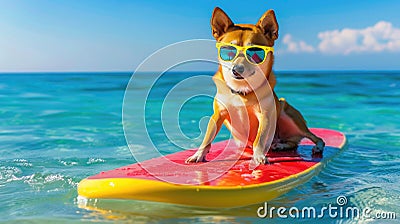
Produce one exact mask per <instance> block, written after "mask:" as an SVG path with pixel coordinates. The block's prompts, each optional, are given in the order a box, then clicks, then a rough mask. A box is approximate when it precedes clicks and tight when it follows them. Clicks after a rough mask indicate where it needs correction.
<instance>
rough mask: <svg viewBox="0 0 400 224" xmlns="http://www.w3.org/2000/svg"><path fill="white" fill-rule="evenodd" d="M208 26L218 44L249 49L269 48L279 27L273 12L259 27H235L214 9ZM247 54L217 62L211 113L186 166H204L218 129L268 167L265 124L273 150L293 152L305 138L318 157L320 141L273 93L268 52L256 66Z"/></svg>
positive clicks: (270, 60) (268, 14) (274, 82)
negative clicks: (194, 151) (224, 127)
mask: <svg viewBox="0 0 400 224" xmlns="http://www.w3.org/2000/svg"><path fill="white" fill-rule="evenodd" d="M211 27H212V34H213V36H214V37H215V39H216V41H217V42H218V43H226V44H228V45H229V44H230V45H233V46H239V47H242V48H243V47H246V46H253V45H254V46H266V47H271V48H272V47H273V46H274V42H275V40H276V39H277V38H278V23H277V20H276V17H275V13H274V11H273V10H268V11H267V12H265V13H264V15H263V16H262V17H261V18H260V20H259V21H258V22H257V24H255V25H252V24H234V23H233V22H232V20H231V19H230V18H229V17H228V16H227V14H226V13H225V12H224V11H222V10H221V9H220V8H218V7H216V8H215V9H214V11H213V15H212V18H211ZM266 52H267V51H266ZM245 54H246V53H245V52H240V53H237V54H236V56H235V57H233V58H232V60H231V61H226V60H225V61H224V60H222V59H221V57H219V63H220V65H219V69H218V71H217V72H216V73H215V75H214V76H213V80H214V82H215V84H216V87H217V94H216V96H215V98H214V113H213V115H212V116H211V118H210V121H209V123H208V126H207V131H206V134H205V137H204V140H203V142H202V144H201V146H200V147H199V149H198V150H197V152H196V153H195V154H194V155H192V156H191V157H189V158H188V159H187V160H186V163H191V162H203V161H206V160H205V156H206V154H207V153H208V151H209V149H210V147H211V143H212V141H213V140H214V138H215V136H216V135H217V133H218V131H219V130H220V128H221V126H222V124H225V125H226V126H227V128H228V129H229V130H230V131H231V133H232V135H233V137H234V138H235V139H236V140H238V141H239V142H242V144H245V145H247V146H248V147H251V148H252V149H253V161H254V162H255V163H256V164H257V165H258V164H260V163H266V162H268V160H267V158H266V153H267V152H268V150H269V145H268V148H267V139H268V135H269V136H271V133H268V130H267V129H268V126H269V125H275V127H274V130H275V134H274V133H272V134H273V135H274V136H275V137H274V140H273V143H272V145H271V148H272V149H273V150H286V149H293V148H296V147H297V145H298V144H299V142H300V140H301V139H302V138H304V137H306V138H309V139H311V140H312V141H313V142H314V143H315V147H314V148H313V152H322V150H323V148H324V146H325V143H324V141H323V140H322V139H321V138H319V137H317V136H315V135H314V134H313V133H311V132H310V130H309V129H308V128H307V125H306V122H305V120H304V118H303V116H302V115H301V114H300V112H299V111H298V110H296V109H295V108H293V107H292V106H291V105H289V104H288V103H287V102H286V101H285V100H284V99H278V98H277V96H276V94H275V92H274V91H273V88H274V86H275V84H276V79H275V75H274V73H273V72H272V65H273V61H274V55H273V52H272V51H268V52H267V53H266V55H265V59H264V60H263V62H261V63H259V64H255V63H251V61H250V60H249V59H248V58H246V57H247V56H246V55H245ZM266 89H272V90H271V91H266ZM268 99H272V102H275V107H276V108H266V107H268V105H271V104H269V103H268ZM264 101H265V102H264ZM270 101H271V100H270ZM272 105H273V104H272ZM275 110H276V111H275ZM275 112H276V116H275V117H276V119H275V120H271V119H268V118H270V117H271V116H269V115H271V114H270V113H275ZM271 122H274V123H272V124H271ZM270 144H271V143H270Z"/></svg>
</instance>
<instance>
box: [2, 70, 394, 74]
mask: <svg viewBox="0 0 400 224" xmlns="http://www.w3.org/2000/svg"><path fill="white" fill-rule="evenodd" d="M273 71H274V72H400V69H342V70H340V69H309V70H307V69H299V70H294V69H287V70H273ZM160 72H162V71H140V72H139V73H160ZM166 72H174V73H183V72H196V73H204V72H207V73H211V72H216V71H215V70H212V71H211V70H195V71H193V70H187V71H166ZM65 73H88V74H89V73H108V74H110V73H132V74H133V73H135V71H128V70H119V71H118V70H115V71H114V70H103V71H96V70H93V71H78V70H75V71H0V74H65Z"/></svg>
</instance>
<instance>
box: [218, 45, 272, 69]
mask: <svg viewBox="0 0 400 224" xmlns="http://www.w3.org/2000/svg"><path fill="white" fill-rule="evenodd" d="M215 46H216V47H217V49H218V57H219V58H220V59H221V60H223V61H233V60H235V59H236V58H237V56H238V55H239V52H243V53H244V55H245V58H246V60H247V61H248V62H249V63H251V64H253V65H260V64H262V63H264V61H265V60H266V59H267V54H268V52H272V53H274V48H273V47H268V46H261V45H250V46H238V45H235V44H230V43H224V42H217V43H216V44H215ZM223 46H231V47H234V48H235V49H236V55H235V57H233V58H232V60H224V59H222V58H221V47H223ZM252 47H257V48H261V49H263V50H264V52H265V57H264V59H263V60H262V61H261V62H260V63H254V62H252V61H251V60H249V59H248V58H247V54H246V51H247V50H248V49H249V48H252Z"/></svg>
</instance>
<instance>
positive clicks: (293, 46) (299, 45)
mask: <svg viewBox="0 0 400 224" xmlns="http://www.w3.org/2000/svg"><path fill="white" fill-rule="evenodd" d="M283 43H284V44H285V45H286V46H287V49H286V51H287V52H292V53H299V52H314V51H315V49H314V47H313V46H311V45H308V44H307V43H306V42H304V41H294V40H293V37H292V35H290V34H286V35H285V36H284V37H283Z"/></svg>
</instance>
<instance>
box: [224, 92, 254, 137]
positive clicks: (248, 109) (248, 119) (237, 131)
mask: <svg viewBox="0 0 400 224" xmlns="http://www.w3.org/2000/svg"><path fill="white" fill-rule="evenodd" d="M218 100H219V102H220V104H221V105H222V106H223V108H224V109H226V110H227V111H228V118H227V122H228V125H227V126H228V129H230V131H231V132H232V135H233V136H234V137H235V138H236V139H237V140H240V141H242V142H247V141H250V142H253V141H254V139H255V137H256V135H257V130H258V118H257V113H258V112H259V111H258V108H259V107H258V106H257V105H254V104H251V103H250V102H248V101H245V100H243V99H240V98H239V99H238V97H235V96H234V97H229V96H223V98H222V99H221V98H219V99H218Z"/></svg>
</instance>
